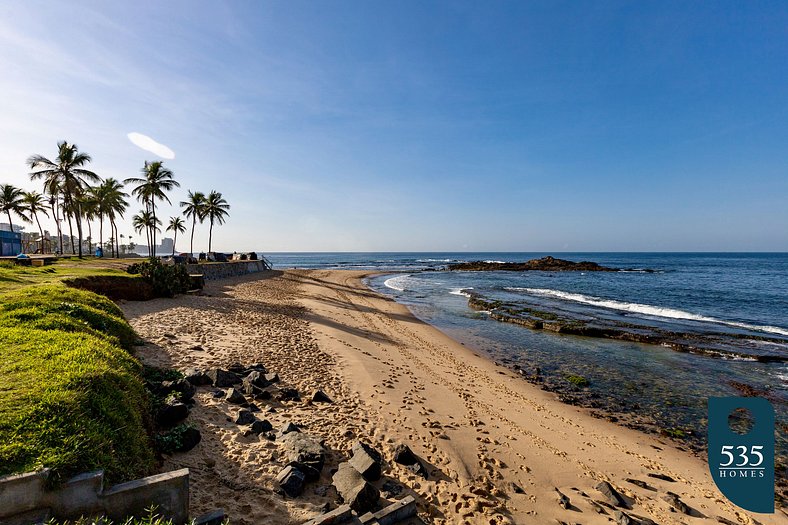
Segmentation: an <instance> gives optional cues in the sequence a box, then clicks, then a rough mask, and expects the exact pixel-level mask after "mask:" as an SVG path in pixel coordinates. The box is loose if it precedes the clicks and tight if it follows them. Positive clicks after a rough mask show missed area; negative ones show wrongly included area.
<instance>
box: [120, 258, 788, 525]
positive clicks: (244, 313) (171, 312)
mask: <svg viewBox="0 0 788 525" xmlns="http://www.w3.org/2000/svg"><path fill="white" fill-rule="evenodd" d="M372 273H376V272H370V271H346V270H288V271H285V272H272V274H271V275H267V276H265V277H263V278H259V277H255V278H237V279H229V280H226V281H219V282H216V283H211V284H210V285H209V286H208V289H207V293H208V295H207V296H205V297H192V296H188V297H183V298H178V299H175V300H156V301H150V302H148V303H126V304H125V305H124V310H125V312H126V315H127V317H128V318H129V320H130V322H131V323H132V325H133V326H134V327H135V328H136V329H137V330H138V332H139V333H140V335H142V336H143V337H146V338H148V339H149V344H147V345H146V346H145V347H143V348H141V350H140V356H141V357H142V359H143V360H144V361H145V362H147V363H151V364H159V365H168V366H175V367H176V368H184V367H185V366H187V365H191V366H209V365H213V366H227V365H229V364H230V363H232V362H233V361H242V362H254V361H262V362H263V363H265V364H266V366H268V367H269V368H274V370H275V371H277V372H278V373H279V374H280V376H282V379H283V381H285V382H287V383H291V384H293V385H295V386H297V387H298V388H299V390H302V391H309V390H310V389H314V388H322V389H324V390H325V391H326V392H327V393H328V394H329V396H331V397H332V399H334V400H335V403H334V404H332V405H329V406H327V407H322V406H321V407H320V408H319V409H316V408H315V407H314V406H310V405H309V404H306V405H305V406H304V407H301V406H298V407H293V408H292V409H288V410H289V412H288V413H287V414H286V415H287V417H290V418H292V417H295V418H297V419H298V420H299V422H302V423H303V424H304V427H305V428H306V429H307V431H308V432H310V433H314V434H316V435H318V436H320V437H321V438H323V439H325V440H326V444H327V446H328V448H329V449H330V451H331V453H330V454H329V458H328V459H327V466H326V468H325V469H324V473H323V477H322V478H321V480H320V481H318V482H317V483H316V484H315V487H319V486H321V485H324V484H325V483H326V480H328V482H329V483H330V474H329V470H330V469H331V468H335V467H336V464H337V463H338V462H339V461H342V460H343V457H346V456H347V452H348V451H349V449H350V446H351V445H352V442H353V441H354V440H356V439H363V440H366V441H368V442H370V443H371V444H372V445H373V446H375V447H377V448H378V449H380V450H382V451H383V454H384V457H385V458H386V460H387V465H388V467H387V469H386V471H385V476H387V477H388V478H389V479H390V480H392V481H394V482H396V483H397V484H399V485H401V486H402V487H403V488H404V491H403V492H402V494H401V495H399V496H397V498H399V497H402V496H404V495H405V494H413V495H414V496H415V497H416V498H417V502H418V509H419V514H420V517H421V518H422V520H423V521H424V522H426V523H460V522H463V521H467V522H469V523H482V522H483V523H545V522H549V521H550V520H560V521H562V522H567V523H571V522H582V523H608V522H609V520H610V518H613V519H615V514H614V513H615V511H614V510H613V509H611V508H606V507H604V506H600V505H599V503H596V502H595V501H604V497H603V496H602V495H601V493H600V492H599V491H598V490H596V488H595V487H596V486H597V485H598V484H599V483H600V482H601V481H606V482H609V483H610V484H611V485H613V486H614V487H616V488H617V489H618V491H619V492H620V493H621V494H623V495H624V496H626V497H628V498H630V499H631V500H632V505H631V507H632V508H631V509H629V510H624V509H622V510H624V512H626V513H627V514H629V515H631V516H633V517H635V516H640V517H647V518H649V519H651V520H653V521H655V522H657V523H687V522H692V523H700V522H709V523H711V522H716V521H717V520H716V518H717V517H721V518H724V519H726V520H730V521H731V522H733V523H754V521H753V520H752V515H750V514H749V513H746V512H744V511H742V510H740V509H738V508H736V507H735V506H734V505H732V504H731V503H729V502H728V501H727V500H725V499H724V498H723V497H722V496H721V495H720V493H719V491H718V490H717V489H716V487H715V486H714V484H713V482H712V480H711V476H710V474H709V472H708V466H707V465H706V463H705V462H704V461H703V460H702V459H700V458H698V457H695V456H693V455H691V454H690V453H689V452H686V451H683V450H681V449H679V448H678V447H677V446H675V445H674V444H672V443H671V442H669V441H667V440H662V439H660V438H658V437H655V436H652V435H646V434H643V433H641V432H637V431H634V430H631V429H627V428H625V427H622V426H620V425H616V424H614V423H611V422H608V421H606V420H602V419H598V418H595V417H593V416H591V415H590V414H589V411H588V410H587V409H582V408H578V407H574V406H571V405H567V404H564V403H562V402H560V401H559V400H558V399H557V398H556V396H555V395H554V394H552V393H549V392H546V391H543V390H541V389H540V388H538V387H537V386H535V385H532V384H530V383H528V382H527V381H525V380H524V379H522V378H521V377H520V376H519V375H518V374H516V373H515V372H514V371H511V370H509V369H507V368H504V367H501V366H499V365H496V364H495V363H494V362H492V361H491V360H489V359H488V358H486V357H483V356H481V355H479V354H477V353H475V352H473V351H471V350H469V349H468V348H466V347H465V346H463V345H462V344H460V343H458V342H456V341H454V340H453V339H451V338H449V337H448V336H447V335H445V334H443V333H442V332H440V331H439V330H438V329H436V328H434V327H432V326H430V325H428V324H426V323H424V322H422V321H420V320H418V319H417V318H416V317H415V316H413V315H412V314H411V312H410V311H409V310H408V309H407V307H405V306H404V305H401V304H399V303H396V302H395V301H394V300H393V299H391V298H389V297H386V296H384V295H382V294H379V293H377V292H374V291H372V290H370V289H369V288H367V287H366V286H365V285H364V283H363V279H364V278H365V277H367V276H369V275H371V274H372ZM167 336H171V337H167ZM195 346H200V348H201V349H200V350H194V347H195ZM196 399H197V406H196V407H195V408H194V409H193V416H192V418H193V419H195V421H197V424H198V425H199V426H200V427H202V428H201V430H202V431H203V437H204V441H203V443H201V444H200V445H199V446H198V447H197V448H196V449H195V450H193V451H191V452H188V453H186V454H181V455H177V456H172V457H170V458H168V459H167V460H166V462H165V465H164V467H165V468H176V467H182V466H187V467H189V468H191V469H192V476H193V481H192V483H193V487H194V492H193V495H192V500H193V506H195V507H196V508H197V509H198V510H200V509H206V508H208V507H210V506H211V505H213V506H218V507H222V506H223V507H225V508H227V509H228V511H229V513H230V516H231V518H233V521H234V522H236V521H237V522H238V523H245V522H249V523H252V522H255V521H258V522H259V519H262V518H265V519H267V520H268V522H270V523H299V522H301V521H305V520H306V519H308V518H310V517H313V516H314V515H316V514H317V513H319V510H320V508H321V507H322V505H323V504H324V503H325V502H326V501H328V500H330V498H328V499H327V498H326V497H325V495H324V496H321V495H320V494H315V493H314V491H313V490H312V487H310V488H308V489H307V492H305V494H304V496H302V497H301V498H298V499H295V500H282V499H281V498H279V497H278V496H277V495H276V494H274V489H273V478H274V477H275V475H276V466H277V445H276V443H271V442H265V440H256V439H252V438H246V437H242V436H240V434H238V433H237V431H236V429H235V428H234V426H235V425H233V424H232V422H231V421H229V422H228V421H227V419H228V417H229V415H230V412H231V411H230V409H229V407H228V406H227V405H226V403H223V402H222V401H220V400H215V399H212V398H211V396H210V394H209V393H208V391H207V390H205V389H200V392H199V393H198V395H197V397H196ZM283 415H284V414H283ZM274 419H279V418H278V417H277V414H272V422H274V426H275V427H277V423H279V421H278V420H277V421H274ZM398 443H406V444H408V445H409V446H410V447H411V448H412V449H413V451H414V452H415V453H416V454H417V455H418V456H420V457H421V458H422V460H423V461H424V463H425V464H426V465H427V468H428V471H430V476H429V477H428V478H427V479H426V480H425V479H422V478H420V477H417V476H416V475H414V474H413V473H412V472H410V471H408V470H407V469H405V468H403V467H401V466H400V465H397V464H396V463H394V462H393V461H391V453H392V450H393V448H394V447H395V446H396V444H398ZM650 473H651V474H658V475H662V476H669V477H670V478H672V479H674V480H675V481H673V482H670V481H666V480H665V479H659V478H654V477H650V476H649V474H650ZM628 479H632V480H637V481H639V482H643V483H645V487H644V486H641V484H633V483H631V482H630V481H627V480H628ZM233 485H235V486H233ZM556 489H558V490H560V492H561V493H563V494H565V495H566V496H567V497H569V499H570V502H571V503H570V505H569V508H563V507H561V506H559V503H558V498H559V496H558V494H557V492H556ZM239 491H240V494H239ZM668 492H672V493H675V494H677V495H678V497H680V499H681V501H683V502H684V503H685V504H686V505H688V506H689V507H691V508H693V509H695V510H696V511H697V512H698V513H700V514H703V515H704V516H705V517H706V519H702V518H699V517H691V516H688V515H685V514H682V513H680V512H674V511H672V510H671V505H670V504H669V503H668V502H667V501H665V499H664V498H665V497H666V496H668ZM252 496H254V497H252ZM668 497H669V496H668ZM395 499H396V498H395ZM228 503H229V504H228ZM263 507H265V508H263ZM597 509H598V510H601V511H602V512H601V513H599V512H598V511H597ZM776 513H777V514H775V515H773V516H769V515H758V516H757V520H758V522H760V523H778V522H780V521H781V520H782V519H784V516H781V515H780V513H781V510H780V509H777V510H776ZM247 519H248V521H247Z"/></svg>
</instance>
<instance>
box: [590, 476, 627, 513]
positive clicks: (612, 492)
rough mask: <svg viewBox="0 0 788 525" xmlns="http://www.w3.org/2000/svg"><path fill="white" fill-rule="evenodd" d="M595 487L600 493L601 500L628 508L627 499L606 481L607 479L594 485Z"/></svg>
mask: <svg viewBox="0 0 788 525" xmlns="http://www.w3.org/2000/svg"><path fill="white" fill-rule="evenodd" d="M596 489H597V490H598V491H599V492H601V493H602V496H604V497H603V500H604V501H605V502H606V503H608V504H610V505H613V506H614V507H624V508H629V505H628V504H627V501H626V500H625V499H624V496H622V495H621V493H619V492H618V491H617V490H616V489H615V488H613V486H612V485H611V484H610V483H608V482H607V481H602V482H601V483H599V484H598V485H597V486H596Z"/></svg>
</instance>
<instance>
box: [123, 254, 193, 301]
mask: <svg viewBox="0 0 788 525" xmlns="http://www.w3.org/2000/svg"><path fill="white" fill-rule="evenodd" d="M126 271H127V272H129V273H130V274H139V275H140V276H142V278H143V279H145V280H146V281H148V282H149V283H150V284H151V286H153V290H154V292H155V293H156V295H157V296H159V297H174V296H175V295H176V294H179V293H185V292H187V291H188V290H189V287H190V285H191V279H190V278H189V272H188V271H186V267H185V266H184V265H182V264H174V265H164V264H162V263H161V261H160V260H159V259H148V260H147V261H143V262H139V263H135V264H132V265H131V266H129V267H128V269H127V270H126Z"/></svg>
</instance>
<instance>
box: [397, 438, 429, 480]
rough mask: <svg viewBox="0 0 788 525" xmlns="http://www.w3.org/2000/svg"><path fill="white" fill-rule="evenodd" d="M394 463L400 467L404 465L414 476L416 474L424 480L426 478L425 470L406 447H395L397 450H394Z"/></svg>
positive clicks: (400, 445) (403, 445)
mask: <svg viewBox="0 0 788 525" xmlns="http://www.w3.org/2000/svg"><path fill="white" fill-rule="evenodd" d="M394 461H396V462H397V463H399V464H400V465H405V466H406V467H407V468H408V470H410V471H411V472H413V473H414V474H418V475H420V476H422V477H423V478H425V479H426V478H427V469H426V468H424V465H422V463H421V461H420V460H419V458H418V457H417V456H416V454H414V453H413V451H412V450H411V449H410V447H409V446H408V445H405V444H399V445H397V448H395V449H394Z"/></svg>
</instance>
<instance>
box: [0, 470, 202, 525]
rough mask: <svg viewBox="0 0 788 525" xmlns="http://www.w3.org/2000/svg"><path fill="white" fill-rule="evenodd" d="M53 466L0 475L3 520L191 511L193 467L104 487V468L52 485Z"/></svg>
mask: <svg viewBox="0 0 788 525" xmlns="http://www.w3.org/2000/svg"><path fill="white" fill-rule="evenodd" d="M48 475H49V471H48V470H47V469H44V470H42V471H39V472H30V473H28V474H19V475H13V476H6V477H2V478H0V523H2V524H3V525H26V524H29V523H41V522H43V521H46V520H47V519H49V518H51V517H54V518H58V519H76V518H79V517H80V516H100V515H105V516H107V517H109V518H110V519H112V520H115V521H116V522H120V520H123V519H124V518H126V517H127V516H142V515H145V514H146V512H145V509H146V508H148V507H151V506H155V507H156V512H157V513H158V514H160V515H162V516H164V517H165V518H169V519H172V521H173V522H174V523H177V524H181V523H184V522H186V520H187V518H188V513H189V470H188V469H182V470H175V471H172V472H166V473H164V474H156V475H154V476H149V477H147V478H142V479H138V480H135V481H130V482H128V483H121V484H120V485H115V486H114V487H110V488H108V489H106V490H105V489H104V473H103V472H102V471H96V472H88V473H85V474H80V475H79V476H76V477H74V478H72V479H70V480H68V481H66V482H65V483H63V484H62V485H61V486H59V487H58V488H56V489H54V490H49V489H47V486H46V480H47V477H48Z"/></svg>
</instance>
